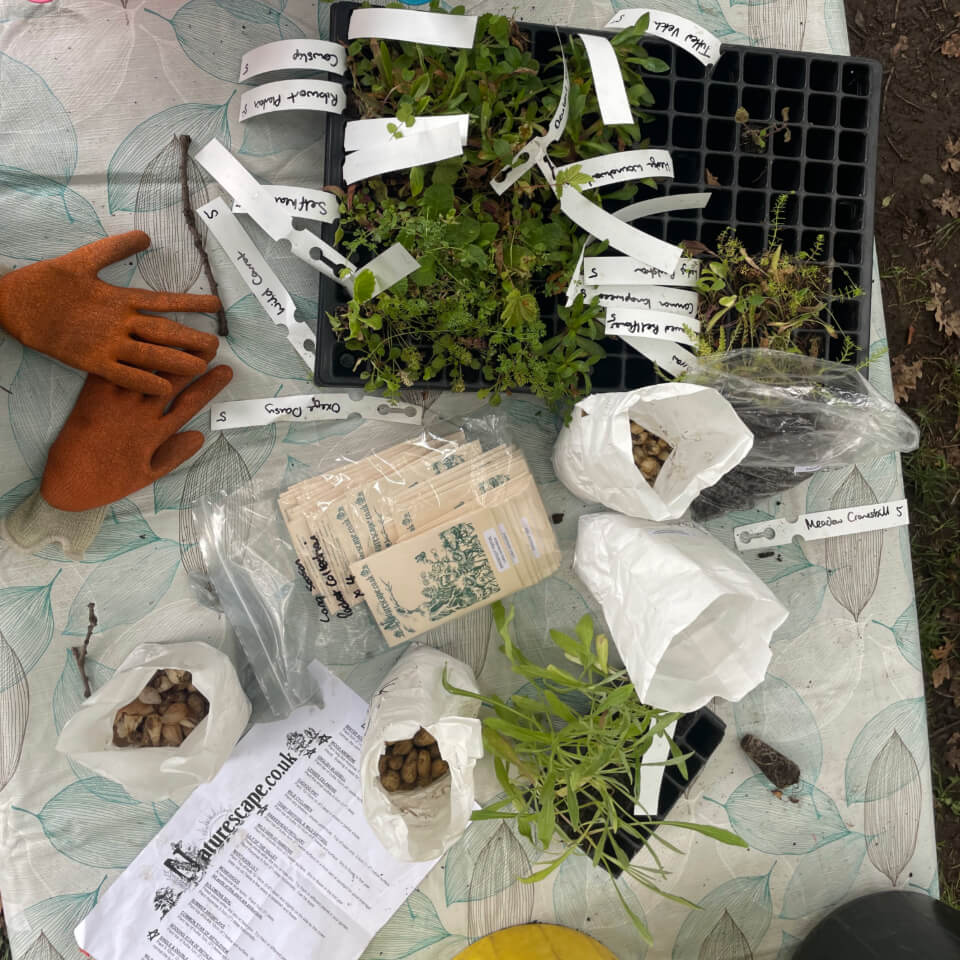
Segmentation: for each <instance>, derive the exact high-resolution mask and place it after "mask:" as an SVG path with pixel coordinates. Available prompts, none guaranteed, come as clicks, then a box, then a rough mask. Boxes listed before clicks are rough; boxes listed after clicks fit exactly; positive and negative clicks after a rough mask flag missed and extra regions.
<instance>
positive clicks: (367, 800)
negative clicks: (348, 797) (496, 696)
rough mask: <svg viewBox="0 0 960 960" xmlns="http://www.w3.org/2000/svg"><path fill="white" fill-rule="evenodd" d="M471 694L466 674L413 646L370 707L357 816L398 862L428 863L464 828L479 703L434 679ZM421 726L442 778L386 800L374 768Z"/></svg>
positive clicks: (478, 749) (462, 667) (478, 747)
mask: <svg viewBox="0 0 960 960" xmlns="http://www.w3.org/2000/svg"><path fill="white" fill-rule="evenodd" d="M444 668H446V671H447V681H448V682H449V683H450V685H451V686H454V687H459V688H460V689H462V690H470V691H472V692H476V691H477V681H476V680H475V679H474V676H473V671H472V670H471V669H470V668H469V667H468V666H467V665H466V664H465V663H461V662H460V661H459V660H456V659H454V658H453V657H451V656H450V655H449V654H446V653H444V652H443V651H442V650H436V649H434V648H433V647H427V646H422V645H420V644H414V645H413V646H412V647H411V648H410V649H409V650H408V651H407V652H406V653H405V654H404V655H403V656H402V657H401V658H400V660H399V661H398V662H397V665H396V666H395V667H394V668H393V670H392V671H391V672H390V674H389V676H388V677H387V678H386V680H384V682H383V683H382V684H381V686H380V691H379V692H378V693H377V695H376V696H375V697H374V698H373V701H372V702H371V704H370V715H369V717H368V718H367V729H366V733H365V734H364V737H363V749H362V752H361V756H360V783H361V785H362V788H363V812H364V814H365V815H366V818H367V822H368V823H369V824H370V827H371V828H372V829H373V832H374V833H375V834H376V835H377V836H378V837H379V839H380V842H381V843H382V844H383V845H384V847H386V849H387V851H388V852H389V853H391V854H392V855H393V856H395V857H396V858H397V859H398V860H435V859H436V858H437V857H439V856H441V855H442V854H443V853H445V852H446V851H447V850H448V849H449V848H450V847H451V846H453V844H454V843H455V842H456V841H457V840H458V839H459V837H460V835H461V834H462V833H463V831H464V830H465V829H466V828H467V823H468V822H469V820H470V814H471V813H472V812H473V806H474V785H473V770H474V766H475V765H476V762H477V760H479V759H480V757H482V756H483V739H482V736H481V731H480V721H479V720H478V719H477V717H476V714H477V713H478V711H479V708H480V703H479V701H477V700H469V699H467V698H466V697H457V696H454V695H453V694H450V693H447V691H446V690H445V689H444V687H443V682H442V677H443V671H444ZM420 727H423V728H424V730H426V731H427V732H428V733H429V734H430V735H431V736H433V737H434V738H436V741H437V746H438V747H439V749H440V756H441V757H443V759H444V760H446V762H447V764H448V765H449V767H450V773H449V775H448V776H445V777H441V778H440V779H439V780H437V781H436V782H434V783H432V784H430V785H429V786H427V787H418V788H417V789H415V790H410V791H401V792H397V793H387V791H386V790H384V788H383V787H382V786H381V785H380V775H379V769H378V764H379V760H380V755H381V754H382V753H383V752H384V748H385V746H386V744H387V743H388V742H391V741H394V740H407V739H409V738H410V737H412V736H413V735H414V734H415V733H416V732H417V730H419V729H420Z"/></svg>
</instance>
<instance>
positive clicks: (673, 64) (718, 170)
mask: <svg viewBox="0 0 960 960" xmlns="http://www.w3.org/2000/svg"><path fill="white" fill-rule="evenodd" d="M356 8H357V4H355V3H335V4H334V5H333V6H332V8H331V15H330V36H331V39H333V40H338V41H340V42H345V38H346V35H347V28H348V25H349V21H350V15H351V14H352V12H353V10H354V9H356ZM520 26H521V27H522V29H523V30H524V31H525V32H527V33H528V34H529V35H530V37H531V39H532V42H533V50H534V54H535V56H536V57H537V59H538V60H540V62H541V63H546V62H548V61H550V60H553V59H554V57H555V54H553V53H552V51H553V50H554V49H555V48H556V46H557V28H555V27H552V26H545V25H542V24H535V23H521V24H520ZM584 32H586V33H595V34H601V35H606V32H605V31H602V30H581V29H572V28H565V27H561V28H560V29H559V33H560V37H561V38H562V39H564V40H566V39H567V38H568V37H570V36H571V35H572V34H574V33H584ZM644 46H645V47H646V49H647V51H648V52H649V54H650V55H651V56H656V57H659V58H660V59H662V60H664V61H665V62H666V63H668V64H670V70H669V71H668V72H667V73H663V74H651V75H649V76H647V77H646V78H645V81H646V84H647V86H648V88H649V89H650V92H651V93H652V94H653V95H654V97H655V100H656V105H655V106H654V107H653V108H651V109H648V110H647V112H648V113H649V114H651V115H652V116H653V118H654V119H653V122H652V123H647V124H643V126H642V128H641V129H642V133H643V135H644V136H645V137H647V138H649V140H650V144H649V145H650V146H652V147H661V148H665V149H668V150H670V151H671V154H672V156H673V163H674V173H675V177H674V180H673V181H672V182H671V183H670V184H669V186H668V187H667V188H666V192H667V193H670V194H672V193H691V192H698V191H702V190H710V191H712V193H713V198H712V199H711V201H710V203H709V204H708V206H707V207H706V209H705V210H702V211H678V212H676V213H670V214H662V215H660V216H656V217H651V218H649V219H647V220H642V221H638V222H636V223H635V226H637V227H639V228H640V229H642V230H645V231H646V232H648V233H651V234H653V235H654V236H656V237H659V238H661V239H665V240H667V241H669V242H670V243H679V242H680V241H682V240H699V241H700V242H701V243H704V244H706V245H707V246H708V247H711V248H713V246H714V244H715V243H716V241H717V238H718V236H719V235H720V233H721V232H722V231H723V229H724V228H725V227H728V226H732V227H734V228H735V229H736V231H737V235H738V236H739V238H740V239H741V241H742V242H743V243H744V245H745V247H746V248H747V251H748V252H754V251H758V250H761V249H762V248H763V247H764V246H765V244H766V243H767V239H768V236H769V233H770V229H771V227H770V217H771V211H772V208H773V204H774V202H775V201H776V199H777V197H778V196H780V195H781V194H784V193H787V194H790V200H789V202H788V204H787V208H786V211H785V221H784V223H783V226H782V228H781V231H780V238H781V240H782V242H783V244H784V247H785V249H787V250H788V251H792V252H798V251H800V250H808V249H809V248H810V247H811V246H812V245H813V243H814V242H815V240H816V238H817V236H818V235H820V234H822V235H823V237H824V247H823V257H822V260H823V262H824V263H826V264H827V265H828V266H830V267H831V269H832V273H833V282H834V284H835V285H836V286H838V287H846V286H848V285H850V284H851V283H856V284H859V285H860V286H861V287H862V288H863V289H864V290H865V293H864V296H862V297H860V298H858V299H857V300H856V301H853V302H850V303H841V304H837V305H836V306H835V307H834V309H833V313H834V318H835V321H836V324H837V326H838V327H839V330H840V332H841V334H846V335H847V336H849V337H850V338H851V339H852V340H853V341H854V342H855V343H856V345H857V347H858V348H859V352H858V356H857V358H856V359H857V360H858V361H861V360H863V359H865V356H866V353H867V352H868V347H869V341H870V287H871V278H872V269H873V224H874V190H875V185H876V152H877V150H876V147H877V129H878V123H879V115H880V93H881V84H882V69H881V66H880V64H879V63H878V62H876V61H874V60H864V59H857V58H853V57H835V56H829V55H825V54H811V53H795V52H787V51H783V50H769V49H764V48H760V47H738V46H733V45H724V46H723V53H722V55H721V58H720V61H719V63H718V64H717V65H716V67H715V68H714V69H713V70H712V71H710V72H709V73H708V71H706V70H705V68H704V67H703V66H702V65H701V64H700V62H699V61H697V60H696V59H695V58H694V57H692V56H691V55H690V54H688V53H686V52H685V51H683V50H679V49H677V48H675V47H672V46H670V45H668V44H664V43H661V42H659V41H657V40H645V41H644ZM741 106H742V107H745V108H746V110H747V111H748V113H749V114H750V121H751V126H754V127H756V126H763V125H768V124H771V123H774V122H775V121H776V120H777V119H779V118H780V117H781V115H782V114H781V111H782V110H783V109H784V108H788V110H789V121H788V126H789V129H790V133H791V136H790V139H789V140H786V139H785V138H784V135H783V134H782V133H778V134H773V135H771V136H768V137H767V140H766V144H765V146H764V147H763V148H762V149H761V148H759V147H757V146H756V144H754V143H753V142H752V141H751V140H749V138H748V139H747V140H746V141H745V140H744V137H743V126H742V125H740V124H738V123H737V122H736V121H735V119H734V115H735V114H736V112H737V110H738V109H739V108H740V107H741ZM348 119H350V117H349V115H344V116H341V117H336V116H332V115H331V116H329V117H328V120H327V139H326V155H325V169H324V183H327V184H342V176H341V173H342V167H343V159H344V150H343V131H344V126H345V124H346V122H347V120H348ZM628 149H629V147H628ZM714 181H716V183H714ZM335 229H336V228H335V226H332V225H327V226H325V227H324V239H326V240H327V241H328V242H331V243H332V242H333V235H334V232H335ZM319 303H320V309H319V319H318V329H317V346H318V349H317V365H316V370H315V377H314V379H315V381H316V382H317V383H318V384H322V385H329V386H341V387H342V386H360V385H362V384H363V383H364V382H365V381H363V380H361V378H360V377H359V371H355V370H354V368H355V366H356V357H355V356H354V355H353V354H351V353H350V352H349V351H348V350H346V348H345V347H344V346H343V345H342V344H341V343H339V342H338V341H337V338H336V336H335V335H334V332H333V330H332V329H331V328H330V325H329V323H328V322H327V320H326V315H327V313H328V312H332V311H334V310H335V309H336V308H337V307H338V306H340V305H342V304H343V303H344V295H343V290H342V288H341V287H339V286H338V285H337V284H336V283H334V282H333V281H331V280H328V279H326V278H321V281H320V296H319ZM555 308H556V302H555V301H552V300H548V299H544V301H543V302H542V303H541V309H542V311H543V316H544V319H545V321H546V326H547V328H548V336H550V335H553V333H555V332H556V330H557V328H558V324H559V322H558V320H557V317H556V313H555ZM811 335H812V336H815V337H818V338H820V339H821V341H822V349H821V351H820V356H825V357H828V358H830V359H838V358H839V356H840V351H841V349H842V347H843V343H842V338H837V339H830V338H828V337H827V335H826V334H825V333H823V332H822V331H819V330H813V331H812V334H811ZM602 343H603V346H604V348H605V349H606V351H607V356H606V358H605V359H603V360H601V361H600V362H599V363H597V364H596V366H595V367H594V368H593V370H592V372H591V379H592V382H593V388H594V389H595V390H623V389H630V388H633V387H639V386H645V385H648V384H651V383H655V382H656V379H657V377H656V371H655V370H654V367H653V364H652V363H650V361H648V360H647V359H646V358H645V357H643V356H641V355H640V354H639V353H637V352H636V351H635V350H633V349H632V348H631V347H629V346H627V345H626V344H625V343H624V342H623V341H621V340H619V339H615V338H607V339H605V340H604V341H602ZM449 385H450V384H449V381H448V380H447V379H445V378H444V377H442V376H441V377H438V378H436V379H434V380H431V381H429V382H426V383H420V384H417V386H419V387H425V388H431V389H438V390H439V389H446V388H447V387H449ZM483 386H484V383H483V381H482V379H481V377H480V374H479V373H475V374H474V376H473V378H472V380H471V379H470V378H469V377H468V378H467V382H466V387H467V389H468V390H478V389H481V388H482V387H483Z"/></svg>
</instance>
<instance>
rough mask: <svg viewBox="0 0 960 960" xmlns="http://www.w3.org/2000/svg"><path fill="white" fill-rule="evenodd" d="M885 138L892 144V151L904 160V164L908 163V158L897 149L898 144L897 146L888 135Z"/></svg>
mask: <svg viewBox="0 0 960 960" xmlns="http://www.w3.org/2000/svg"><path fill="white" fill-rule="evenodd" d="M884 137H886V141H887V143H889V144H890V149H891V150H892V151H893V152H894V153H895V154H896V155H897V156H898V157H899V158H900V159H901V160H903V161H904V162H906V160H907V158H906V157H905V156H904V155H903V154H902V153H901V152H900V151H899V150H898V149H897V146H896V144H895V143H894V142H893V141H892V140H891V139H890V138H889V137H888V136H887V135H886V134H884Z"/></svg>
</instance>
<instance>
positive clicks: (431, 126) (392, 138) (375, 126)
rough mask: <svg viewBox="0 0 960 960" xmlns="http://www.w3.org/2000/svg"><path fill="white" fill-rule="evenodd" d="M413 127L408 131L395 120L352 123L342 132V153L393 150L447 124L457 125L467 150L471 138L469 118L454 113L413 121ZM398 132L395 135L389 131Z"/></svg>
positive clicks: (401, 123)
mask: <svg viewBox="0 0 960 960" xmlns="http://www.w3.org/2000/svg"><path fill="white" fill-rule="evenodd" d="M413 120H414V122H413V126H410V127H408V126H407V125H406V124H405V123H403V122H402V121H401V120H398V119H397V118H396V117H373V118H372V119H369V120H350V121H349V122H348V123H347V126H346V128H345V129H344V132H343V149H344V150H346V151H347V153H350V152H351V151H353V150H363V149H364V147H378V148H380V149H382V148H383V147H386V146H392V145H394V144H395V143H396V142H397V141H399V140H403V139H406V138H407V137H413V136H416V135H417V134H418V133H423V132H425V131H426V130H435V129H436V128H437V127H442V126H444V125H445V124H448V123H456V124H457V127H458V129H459V131H460V143H461V144H463V145H464V146H466V143H467V137H469V135H470V114H469V113H451V114H446V115H444V114H440V115H439V116H433V117H414V118H413ZM391 126H395V127H396V128H397V130H396V132H393V131H391V130H390V127H391Z"/></svg>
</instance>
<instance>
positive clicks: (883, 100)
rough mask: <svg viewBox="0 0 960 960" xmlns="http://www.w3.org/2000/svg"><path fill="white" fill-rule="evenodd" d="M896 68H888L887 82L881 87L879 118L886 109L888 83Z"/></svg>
mask: <svg viewBox="0 0 960 960" xmlns="http://www.w3.org/2000/svg"><path fill="white" fill-rule="evenodd" d="M896 69H897V68H896V67H891V68H890V73H889V74H888V75H887V82H886V83H885V84H884V85H883V95H882V96H881V97H880V116H881V117H882V116H883V112H884V110H886V109H887V87H889V86H890V81H891V80H892V79H893V75H894V73H895V72H896Z"/></svg>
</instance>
